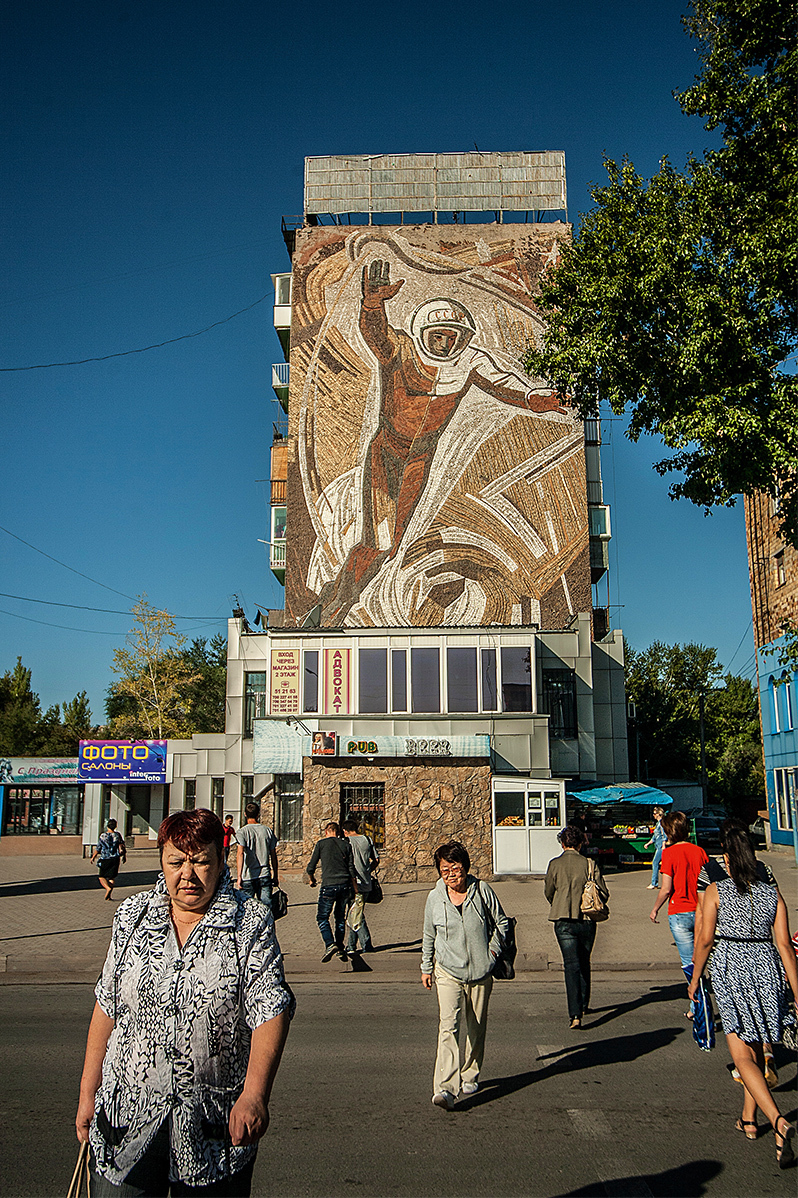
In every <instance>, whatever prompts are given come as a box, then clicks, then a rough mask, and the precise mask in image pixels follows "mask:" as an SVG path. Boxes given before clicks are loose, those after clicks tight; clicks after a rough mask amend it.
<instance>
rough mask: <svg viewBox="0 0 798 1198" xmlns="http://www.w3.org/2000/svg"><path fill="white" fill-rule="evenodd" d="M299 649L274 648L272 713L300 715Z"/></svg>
mask: <svg viewBox="0 0 798 1198" xmlns="http://www.w3.org/2000/svg"><path fill="white" fill-rule="evenodd" d="M299 710H300V708H299V650H298V649H272V676H271V714H272V715H299Z"/></svg>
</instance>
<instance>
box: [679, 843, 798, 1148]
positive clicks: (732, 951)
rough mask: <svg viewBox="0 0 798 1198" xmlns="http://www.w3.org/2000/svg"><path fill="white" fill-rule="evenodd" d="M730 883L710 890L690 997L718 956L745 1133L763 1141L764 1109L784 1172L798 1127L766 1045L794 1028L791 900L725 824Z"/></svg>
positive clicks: (718, 992) (796, 991)
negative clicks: (784, 1110)
mask: <svg viewBox="0 0 798 1198" xmlns="http://www.w3.org/2000/svg"><path fill="white" fill-rule="evenodd" d="M722 847H723V851H724V858H723V859H724V863H725V866H726V871H727V873H728V875H729V876H728V877H727V878H723V879H721V880H719V881H717V882H713V883H712V885H711V886H709V887H707V890H706V896H705V899H704V918H703V920H702V925H701V931H700V935H699V939H698V942H697V943H696V950H695V957H694V959H693V978H692V981H691V983H690V990H689V994H690V998H691V999H692V998H694V997H695V992H696V990H697V988H698V981H699V978H700V977H701V974H702V972H703V970H704V967H705V965H706V963H707V958H708V957H709V953H710V950H711V949H712V948H713V945H714V952H713V955H712V985H713V989H714V991H715V998H716V1000H717V1004H718V1010H719V1011H720V1017H721V1020H722V1021H723V1030H724V1032H725V1033H726V1043H727V1044H728V1046H729V1052H730V1053H731V1057H732V1060H733V1061H734V1064H735V1066H736V1068H737V1070H738V1071H739V1074H740V1078H741V1079H742V1083H743V1087H744V1090H745V1097H744V1100H743V1110H742V1114H741V1116H740V1118H739V1119H738V1120H737V1124H736V1126H737V1129H738V1131H741V1132H743V1133H744V1134H745V1135H746V1137H747V1138H748V1139H750V1140H754V1139H756V1137H757V1134H758V1129H757V1124H756V1111H757V1107H758V1108H759V1109H760V1111H762V1114H763V1115H764V1116H765V1117H766V1118H767V1119H768V1120H769V1121H770V1123H771V1125H772V1127H773V1131H774V1133H775V1140H776V1160H777V1162H778V1164H779V1166H780V1167H781V1168H782V1169H785V1168H786V1167H787V1166H788V1165H789V1164H791V1162H792V1161H793V1160H794V1159H795V1134H796V1131H795V1127H794V1126H791V1125H790V1124H789V1123H788V1122H787V1120H786V1119H785V1118H784V1116H783V1115H781V1114H780V1112H779V1109H778V1107H777V1106H776V1104H775V1102H774V1101H773V1097H772V1095H771V1093H770V1090H769V1089H768V1084H767V1082H766V1080H765V1057H764V1048H763V1044H764V1043H765V1042H767V1041H770V1043H771V1044H775V1043H778V1042H779V1041H780V1040H782V1038H783V1035H784V1029H785V1027H787V1026H792V1025H793V1024H794V1023H795V1016H794V1014H793V1013H792V1012H791V1010H790V1005H789V990H788V983H789V989H791V990H792V993H793V996H794V997H795V998H796V999H798V966H797V965H796V959H795V953H794V952H793V950H792V946H791V943H790V929H789V924H788V920H787V908H786V906H785V904H784V899H783V898H782V897H781V895H780V894H779V892H778V889H777V888H776V887H775V886H771V885H769V884H768V883H766V882H763V881H761V880H760V878H759V876H758V874H757V861H756V857H755V856H754V853H753V850H752V848H751V844H750V841H749V839H748V836H747V834H746V833H745V831H743V830H741V829H739V828H736V827H734V826H731V827H729V826H724V830H723V839H722Z"/></svg>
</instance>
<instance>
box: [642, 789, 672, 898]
mask: <svg viewBox="0 0 798 1198" xmlns="http://www.w3.org/2000/svg"><path fill="white" fill-rule="evenodd" d="M664 814H665V808H664V807H655V808H654V821H655V822H654V831H653V832H652V833H651V839H650V840H647V841H646V843H645V844H644V845H643V848H646V849H650V848H651V846H652V845H653V846H654V860H653V861H652V862H651V881H650V882H649V885H648V889H649V890H659V863H660V861H661V860H662V850H663V849H664V847H665V841H666V840H667V839H668V838H667V836H666V835H665V829H664V828H663V826H662V817H663V815H664Z"/></svg>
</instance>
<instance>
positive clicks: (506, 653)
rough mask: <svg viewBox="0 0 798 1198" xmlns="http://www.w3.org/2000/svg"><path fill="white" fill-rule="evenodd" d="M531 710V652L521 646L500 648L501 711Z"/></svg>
mask: <svg viewBox="0 0 798 1198" xmlns="http://www.w3.org/2000/svg"><path fill="white" fill-rule="evenodd" d="M531 710H532V651H531V649H527V648H524V647H523V646H522V645H507V646H504V647H503V648H502V711H531Z"/></svg>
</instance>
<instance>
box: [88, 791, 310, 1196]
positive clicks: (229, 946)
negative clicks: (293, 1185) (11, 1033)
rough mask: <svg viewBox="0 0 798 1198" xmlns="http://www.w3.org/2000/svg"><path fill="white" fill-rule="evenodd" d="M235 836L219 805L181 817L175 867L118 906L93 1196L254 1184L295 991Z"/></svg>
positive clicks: (108, 964)
mask: <svg viewBox="0 0 798 1198" xmlns="http://www.w3.org/2000/svg"><path fill="white" fill-rule="evenodd" d="M223 845H224V833H223V829H222V822H221V820H220V819H219V818H218V816H216V815H214V814H213V812H211V811H207V810H204V809H203V808H198V809H197V810H194V811H178V812H175V814H174V815H170V816H168V817H167V819H165V820H164V821H163V823H162V824H161V826H160V829H159V831H158V850H159V852H160V855H161V866H162V869H163V873H162V874H161V876H160V877H159V878H158V881H157V882H156V884H155V887H154V889H152V890H150V891H143V892H141V893H139V894H135V895H133V896H131V897H130V898H128V899H126V900H125V902H123V903H122V904H121V906H120V908H119V910H118V912H117V913H116V917H115V919H114V926H113V933H112V936H111V945H110V947H109V949H108V955H107V957H106V960H105V965H104V967H103V971H102V974H101V975H100V979H99V981H98V983H97V986H96V988H95V994H96V998H97V1001H96V1003H95V1006H94V1013H93V1015H92V1019H91V1025H90V1027H89V1034H88V1039H87V1043H86V1056H85V1061H84V1066H83V1075H82V1077H81V1082H80V1100H79V1105H78V1111H77V1115H76V1118H75V1127H76V1131H77V1136H78V1140H79V1141H80V1142H81V1143H83V1142H85V1141H88V1142H89V1144H90V1146H91V1170H92V1177H91V1194H92V1198H133V1196H134V1195H141V1196H145V1195H149V1196H155V1195H159V1196H160V1195H166V1194H167V1193H168V1192H169V1191H170V1190H171V1193H172V1194H173V1195H178V1194H179V1195H184V1196H189V1195H195V1196H197V1198H199V1196H200V1195H206V1196H207V1195H218V1196H220V1198H221V1196H224V1195H226V1196H233V1195H235V1196H236V1198H241V1196H244V1198H246V1196H247V1195H248V1194H249V1193H250V1188H251V1182H252V1170H253V1167H254V1164H255V1155H256V1153H257V1144H258V1141H259V1140H260V1138H261V1137H262V1136H263V1134H264V1133H265V1131H266V1129H267V1127H268V1125H269V1095H270V1093H271V1089H272V1084H273V1082H274V1077H275V1074H276V1072H277V1067H278V1065H279V1063H280V1056H281V1053H282V1049H283V1044H284V1042H285V1038H286V1036H287V1034H288V1023H289V1019H290V1017H291V1014H292V1011H293V997H292V995H291V992H290V990H289V989H288V988H287V986H286V985H285V980H284V977H283V966H282V956H281V954H280V948H279V945H278V944H277V941H276V939H275V936H274V923H273V921H272V919H271V917H270V915H269V913H268V912H267V911H266V910H265V909H264V908H263V907H262V906H261V905H260V904H259V903H256V902H254V901H253V900H252V899H248V898H247V897H246V896H245V895H244V894H242V893H240V892H236V891H235V890H234V889H233V885H232V880H231V878H230V874H229V871H228V870H227V869H226V868H225V862H224V859H223V857H222V852H223Z"/></svg>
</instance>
